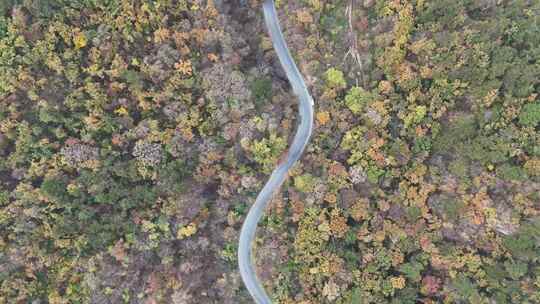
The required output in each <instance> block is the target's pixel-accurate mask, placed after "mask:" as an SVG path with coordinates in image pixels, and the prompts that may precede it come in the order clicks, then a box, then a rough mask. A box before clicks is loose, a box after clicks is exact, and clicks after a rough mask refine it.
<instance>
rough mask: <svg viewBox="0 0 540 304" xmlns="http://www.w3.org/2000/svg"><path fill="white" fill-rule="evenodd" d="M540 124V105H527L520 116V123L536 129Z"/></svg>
mask: <svg viewBox="0 0 540 304" xmlns="http://www.w3.org/2000/svg"><path fill="white" fill-rule="evenodd" d="M539 122H540V103H538V102H536V103H528V104H526V105H525V106H524V107H523V108H522V109H521V112H520V114H519V123H520V124H521V125H523V126H526V127H535V126H537V125H538V123H539Z"/></svg>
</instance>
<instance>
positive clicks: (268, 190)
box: [238, 0, 313, 304]
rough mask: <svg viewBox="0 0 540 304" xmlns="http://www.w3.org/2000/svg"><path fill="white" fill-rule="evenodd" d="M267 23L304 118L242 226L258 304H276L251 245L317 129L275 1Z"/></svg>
mask: <svg viewBox="0 0 540 304" xmlns="http://www.w3.org/2000/svg"><path fill="white" fill-rule="evenodd" d="M263 12H264V19H265V22H266V27H267V29H268V31H269V33H270V37H271V38H272V43H273V46H274V49H275V51H276V53H277V55H278V58H279V61H280V62H281V65H282V67H283V69H284V70H285V73H286V74H287V78H288V79H289V82H290V83H291V86H292V89H293V92H294V93H295V95H297V96H298V99H299V104H298V111H299V114H300V118H301V119H300V124H299V126H298V129H297V131H296V134H295V136H294V139H293V142H292V144H291V146H290V148H289V150H288V152H287V158H286V160H285V161H284V162H281V163H280V164H278V166H277V167H276V168H275V169H274V171H273V172H272V175H271V176H270V179H268V181H267V182H266V184H265V185H264V187H263V189H262V190H261V192H260V193H259V195H258V196H257V199H256V200H255V203H254V204H253V206H252V207H251V209H250V210H249V212H248V214H247V217H246V219H245V221H244V224H243V225H242V230H241V232H240V242H239V245H238V266H239V268H240V274H241V276H242V280H243V281H244V284H245V286H246V288H247V289H248V291H249V293H250V294H251V296H252V297H253V299H254V300H255V302H256V303H258V304H270V303H272V301H271V300H270V298H269V297H268V295H267V294H266V292H265V291H264V288H263V287H262V285H261V283H260V282H259V280H258V279H257V275H256V274H255V270H254V267H253V264H252V260H251V244H252V243H253V239H254V238H255V231H256V229H257V224H258V222H259V220H260V219H261V217H262V215H263V213H264V210H265V208H266V206H267V205H268V203H269V202H270V200H271V199H272V196H273V194H274V193H275V192H276V191H277V190H279V188H280V187H281V184H282V183H283V181H284V180H285V178H286V177H287V173H288V171H289V169H290V168H291V167H292V166H293V165H294V163H295V162H296V161H297V160H298V159H299V158H300V156H301V155H302V152H303V151H304V149H305V147H306V145H307V144H308V142H309V138H310V137H311V132H312V129H313V98H311V96H310V95H309V92H308V90H307V87H306V84H305V83H304V79H303V78H302V75H301V74H300V71H299V70H298V68H297V67H296V64H295V63H294V60H293V58H292V56H291V53H290V52H289V49H288V47H287V43H286V42H285V39H284V38H283V34H282V32H281V28H280V25H279V20H278V17H277V12H276V7H275V5H274V1H273V0H265V1H264V3H263Z"/></svg>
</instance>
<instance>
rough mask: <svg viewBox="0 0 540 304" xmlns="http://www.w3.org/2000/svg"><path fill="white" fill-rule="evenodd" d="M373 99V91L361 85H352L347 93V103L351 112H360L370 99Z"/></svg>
mask: <svg viewBox="0 0 540 304" xmlns="http://www.w3.org/2000/svg"><path fill="white" fill-rule="evenodd" d="M372 99H373V96H372V94H371V93H369V92H367V91H365V90H364V89H362V88H360V87H352V88H351V89H350V90H349V92H348V93H347V95H345V105H346V106H347V108H349V110H351V112H353V113H354V114H358V113H360V112H362V110H363V109H364V107H365V106H366V105H367V104H368V102H369V101H371V100H372Z"/></svg>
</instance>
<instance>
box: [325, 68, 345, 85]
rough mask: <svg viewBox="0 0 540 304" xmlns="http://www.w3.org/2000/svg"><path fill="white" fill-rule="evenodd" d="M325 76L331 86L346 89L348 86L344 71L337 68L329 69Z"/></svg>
mask: <svg viewBox="0 0 540 304" xmlns="http://www.w3.org/2000/svg"><path fill="white" fill-rule="evenodd" d="M325 77H326V82H327V84H328V86H329V87H331V88H334V89H344V88H345V87H346V86H347V82H346V81H345V76H344V75H343V72H342V71H340V70H338V69H336V68H330V69H328V71H326V73H325Z"/></svg>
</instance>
